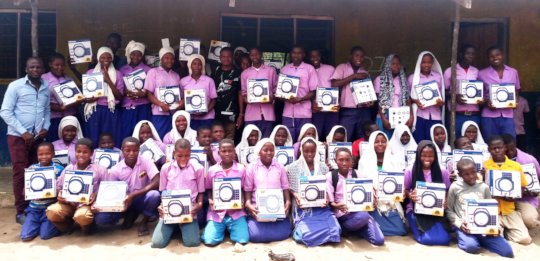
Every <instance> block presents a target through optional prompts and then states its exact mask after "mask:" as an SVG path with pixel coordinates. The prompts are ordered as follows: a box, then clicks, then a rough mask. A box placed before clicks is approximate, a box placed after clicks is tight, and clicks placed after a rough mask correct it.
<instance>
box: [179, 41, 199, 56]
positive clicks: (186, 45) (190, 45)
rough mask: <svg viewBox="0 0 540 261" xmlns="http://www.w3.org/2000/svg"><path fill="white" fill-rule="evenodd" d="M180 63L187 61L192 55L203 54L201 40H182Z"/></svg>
mask: <svg viewBox="0 0 540 261" xmlns="http://www.w3.org/2000/svg"><path fill="white" fill-rule="evenodd" d="M179 53H180V55H179V59H180V61H187V60H188V58H189V56H190V55H192V54H200V53H201V41H200V40H199V39H187V38H180V50H179Z"/></svg>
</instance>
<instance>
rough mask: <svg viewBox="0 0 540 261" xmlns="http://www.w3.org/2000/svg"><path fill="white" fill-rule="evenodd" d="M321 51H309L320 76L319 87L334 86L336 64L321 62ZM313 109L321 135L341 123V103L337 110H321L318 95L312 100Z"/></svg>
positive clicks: (310, 59) (315, 122)
mask: <svg viewBox="0 0 540 261" xmlns="http://www.w3.org/2000/svg"><path fill="white" fill-rule="evenodd" d="M321 56H322V55H321V51H320V50H312V51H311V52H309V61H310V63H311V65H313V68H315V72H316V73H317V77H319V85H318V86H317V87H326V88H328V87H333V86H332V81H331V80H332V79H331V78H332V75H333V74H334V66H332V65H328V64H323V63H321ZM311 104H312V106H311V109H312V110H313V117H312V118H313V119H312V120H313V124H314V125H315V126H316V127H317V132H319V133H320V134H321V136H325V135H328V133H329V132H330V129H331V128H332V126H334V125H338V124H339V105H338V106H336V108H335V111H327V112H321V107H319V106H318V103H317V101H316V97H315V98H314V100H313V101H312V103H311Z"/></svg>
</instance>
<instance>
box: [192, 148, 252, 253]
mask: <svg viewBox="0 0 540 261" xmlns="http://www.w3.org/2000/svg"><path fill="white" fill-rule="evenodd" d="M219 155H220V157H221V161H220V162H218V163H217V164H216V165H214V166H212V167H210V169H209V170H208V176H207V177H206V182H205V184H206V191H207V194H208V201H209V204H210V209H209V210H208V214H207V219H208V223H207V224H206V227H205V228H204V232H203V234H202V240H203V242H204V243H205V244H207V245H211V246H215V245H217V244H219V243H221V242H223V239H224V237H225V231H228V232H229V234H230V235H231V240H232V241H234V242H236V243H237V244H247V242H249V233H248V225H247V222H246V217H245V215H246V213H245V212H244V210H243V209H239V210H214V200H213V199H214V196H213V195H214V193H213V190H212V188H213V181H214V179H215V178H240V179H241V182H242V187H244V186H245V178H246V169H245V167H244V166H243V165H242V164H239V163H238V162H236V161H235V160H234V142H233V141H232V140H230V139H224V140H222V141H221V142H220V143H219ZM240 193H244V192H243V191H242V192H240ZM238 247H240V246H238Z"/></svg>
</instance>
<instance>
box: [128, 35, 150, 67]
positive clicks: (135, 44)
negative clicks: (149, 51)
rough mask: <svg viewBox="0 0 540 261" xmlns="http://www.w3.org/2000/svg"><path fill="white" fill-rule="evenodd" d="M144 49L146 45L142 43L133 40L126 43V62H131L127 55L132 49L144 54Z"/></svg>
mask: <svg viewBox="0 0 540 261" xmlns="http://www.w3.org/2000/svg"><path fill="white" fill-rule="evenodd" d="M144 50H146V47H145V46H144V44H143V43H139V42H135V41H133V40H131V41H129V43H128V44H127V45H126V59H127V63H128V64H130V63H131V58H130V57H129V55H130V54H131V53H132V52H134V51H139V52H141V54H142V55H144Z"/></svg>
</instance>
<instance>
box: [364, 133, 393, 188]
mask: <svg viewBox="0 0 540 261" xmlns="http://www.w3.org/2000/svg"><path fill="white" fill-rule="evenodd" d="M379 134H381V135H383V136H384V138H385V139H386V141H387V145H386V151H385V153H384V154H385V155H386V153H387V152H388V151H389V149H388V137H387V136H386V134H385V133H384V132H382V131H375V132H373V133H371V135H370V136H369V144H368V146H367V148H366V149H365V151H364V154H362V157H361V158H360V161H359V162H358V173H360V176H362V177H367V178H372V179H373V184H377V176H378V174H379V167H378V166H377V153H376V152H375V139H377V136H379ZM383 160H384V158H383Z"/></svg>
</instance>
